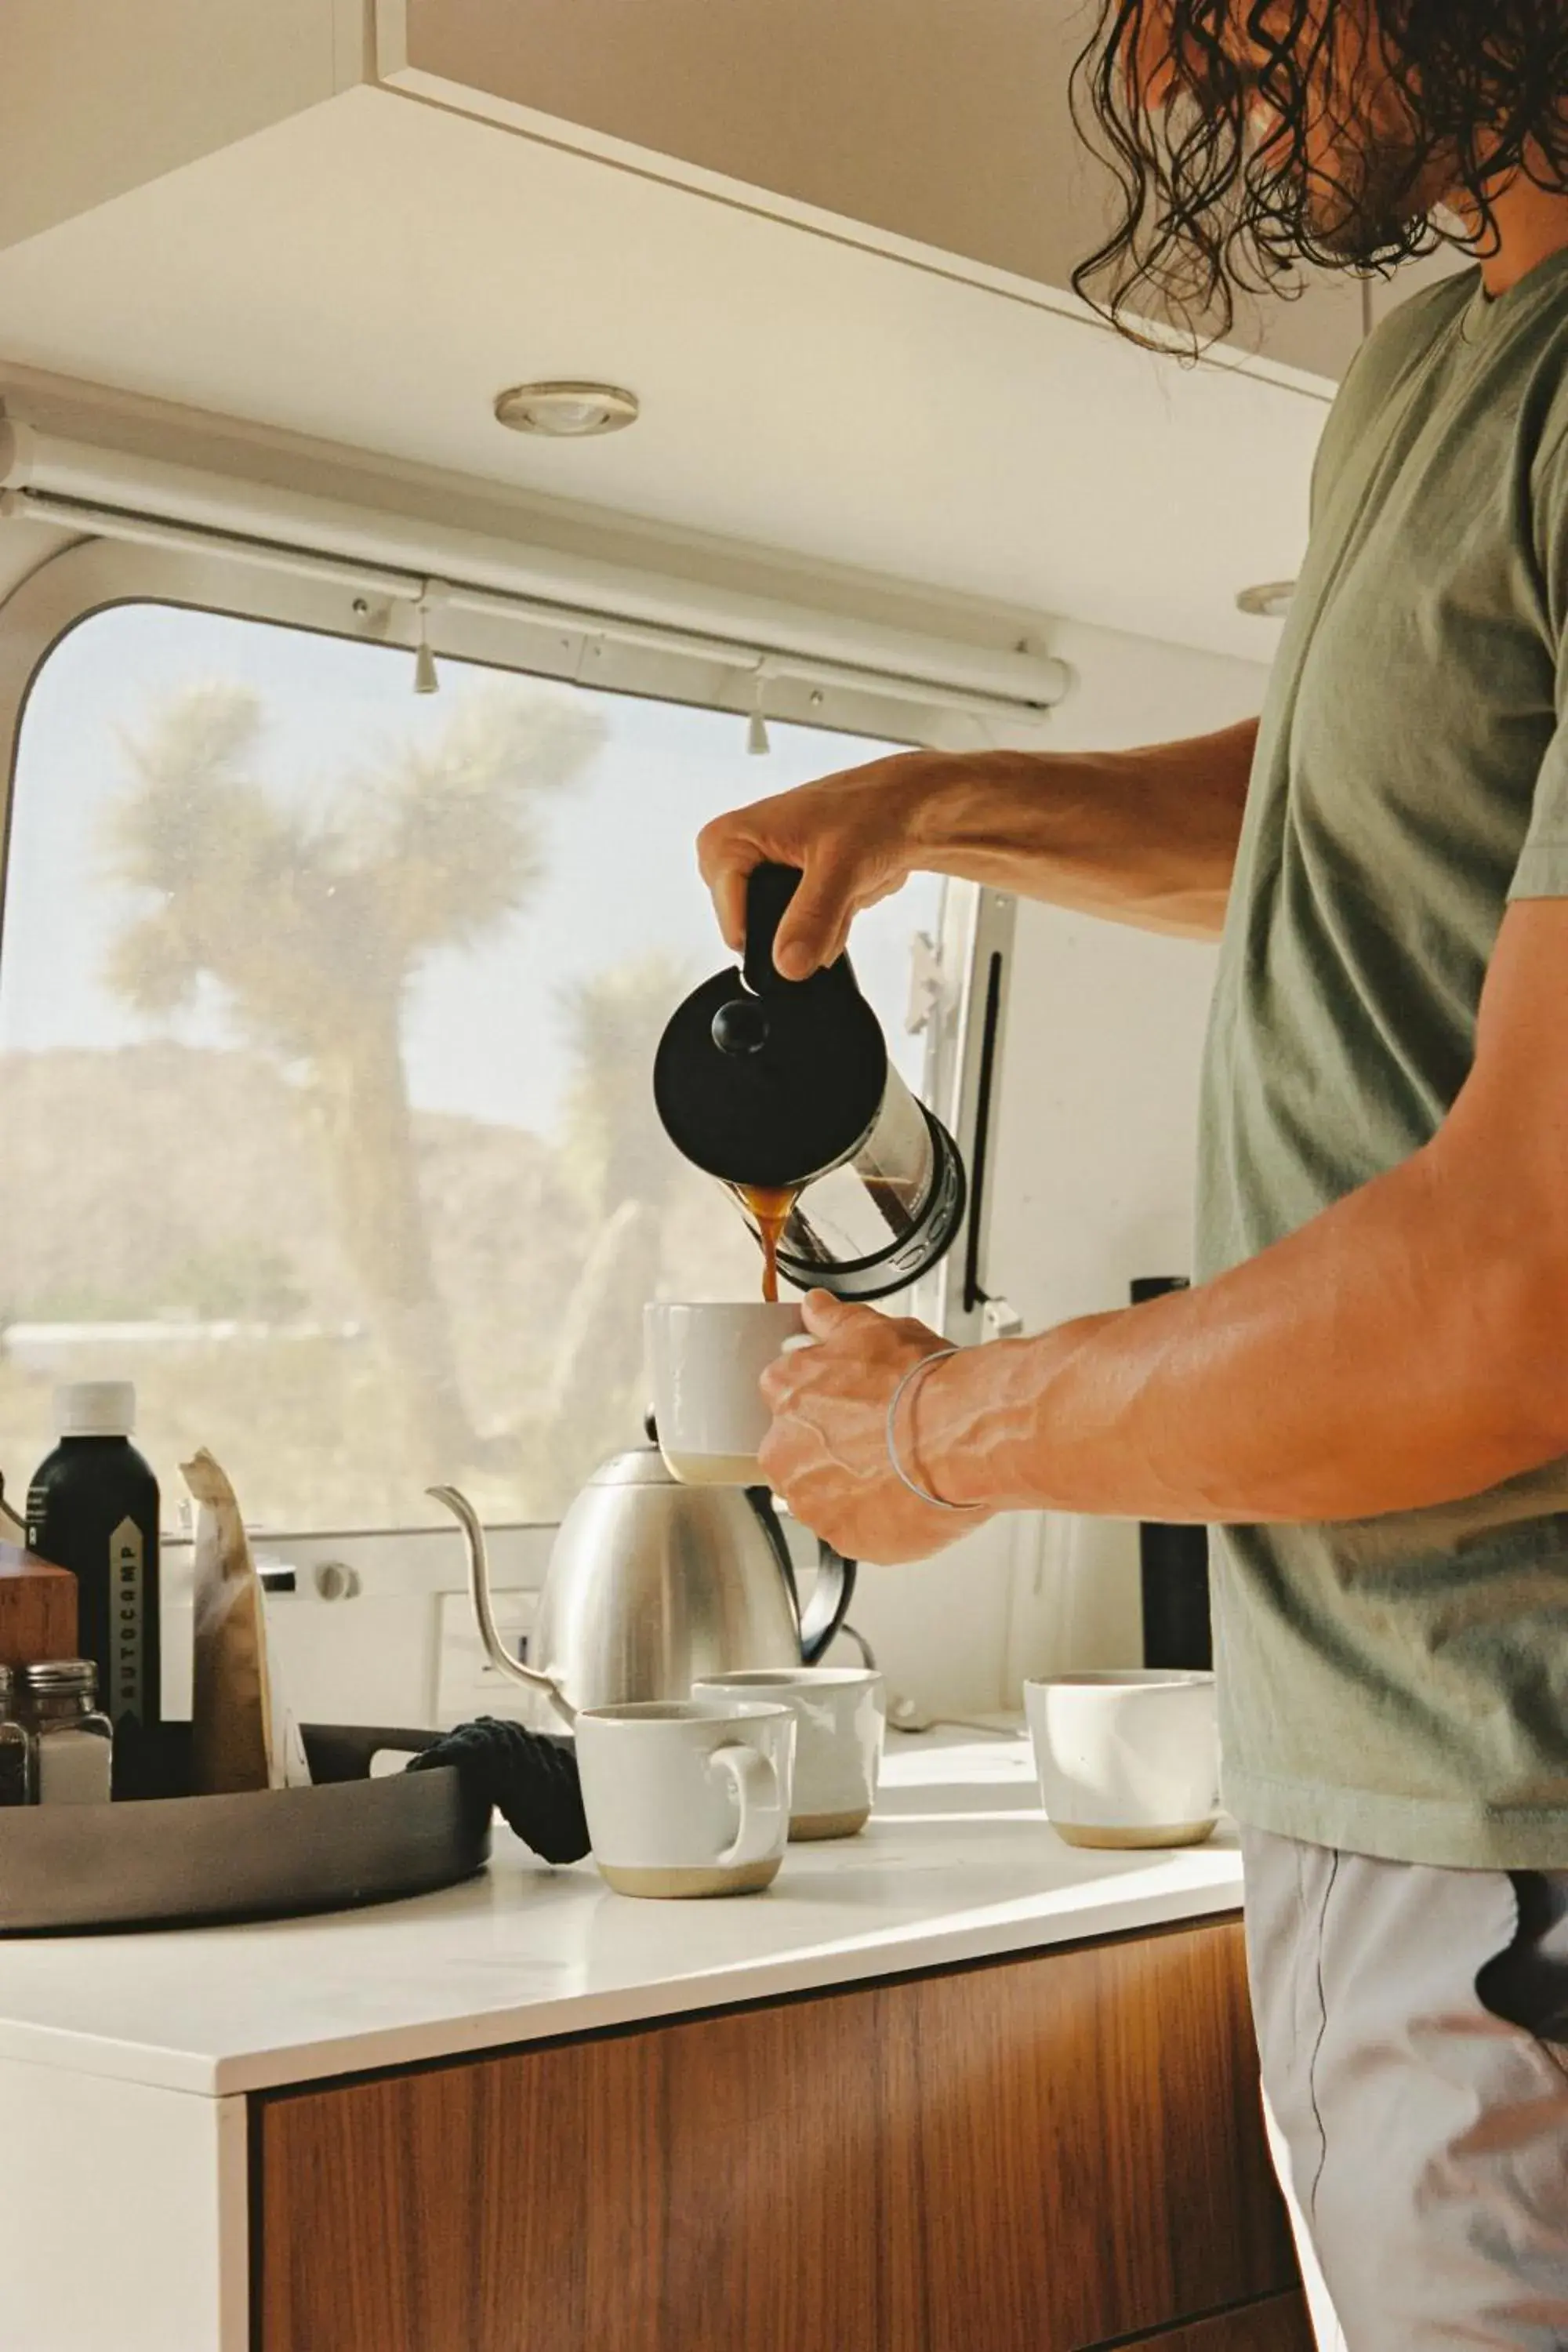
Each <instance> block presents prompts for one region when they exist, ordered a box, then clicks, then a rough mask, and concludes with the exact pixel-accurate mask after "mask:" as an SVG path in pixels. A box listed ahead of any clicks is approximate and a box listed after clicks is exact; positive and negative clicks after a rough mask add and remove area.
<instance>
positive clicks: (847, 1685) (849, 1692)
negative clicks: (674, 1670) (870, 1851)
mask: <svg viewBox="0 0 1568 2352" xmlns="http://www.w3.org/2000/svg"><path fill="white" fill-rule="evenodd" d="M691 1696H692V1697H693V1698H700V1699H703V1700H705V1701H710V1702H716V1701H721V1700H725V1699H737V1698H753V1699H755V1698H761V1699H773V1700H780V1701H782V1702H783V1703H784V1706H788V1707H790V1708H791V1709H792V1710H793V1711H794V1714H795V1796H794V1798H793V1800H792V1802H791V1805H790V1823H789V1833H790V1835H791V1837H792V1838H795V1839H797V1840H799V1839H803V1838H839V1837H853V1836H855V1834H856V1832H858V1831H859V1830H863V1829H864V1828H865V1826H866V1824H867V1822H868V1821H869V1820H870V1818H871V1806H872V1803H873V1801H875V1798H876V1794H877V1779H878V1775H879V1771H880V1769H881V1763H882V1739H883V1734H884V1732H885V1730H886V1728H887V1706H886V1700H885V1697H884V1695H883V1688H882V1677H881V1675H879V1674H875V1673H873V1672H872V1671H871V1670H870V1668H868V1667H866V1666H756V1667H752V1668H751V1669H749V1670H747V1671H745V1672H743V1673H740V1674H732V1675H706V1676H704V1678H703V1680H702V1681H701V1682H700V1683H693V1684H692V1685H691Z"/></svg>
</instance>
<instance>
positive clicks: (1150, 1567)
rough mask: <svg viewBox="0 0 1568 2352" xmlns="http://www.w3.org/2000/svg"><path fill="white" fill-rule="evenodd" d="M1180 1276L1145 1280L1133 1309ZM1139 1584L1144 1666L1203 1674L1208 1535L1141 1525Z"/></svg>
mask: <svg viewBox="0 0 1568 2352" xmlns="http://www.w3.org/2000/svg"><path fill="white" fill-rule="evenodd" d="M1186 1287H1187V1283H1186V1278H1185V1276H1182V1275H1144V1276H1139V1278H1138V1279H1137V1280H1136V1281H1135V1282H1134V1283H1133V1285H1132V1304H1133V1306H1134V1307H1142V1305H1143V1303H1144V1301H1145V1300H1146V1299H1150V1298H1163V1297H1165V1295H1166V1293H1167V1292H1168V1291H1172V1290H1185V1289H1186ZM1138 1551H1139V1559H1140V1563H1141V1566H1142V1582H1143V1664H1145V1665H1146V1666H1168V1667H1171V1668H1173V1669H1175V1668H1184V1669H1186V1670H1188V1671H1197V1672H1202V1673H1206V1672H1207V1671H1208V1670H1209V1669H1210V1668H1211V1667H1212V1666H1213V1664H1214V1633H1213V1631H1212V1629H1211V1626H1210V1622H1209V1531H1208V1529H1207V1528H1194V1527H1168V1526H1166V1525H1165V1524H1164V1523H1163V1521H1160V1520H1155V1519H1145V1520H1143V1522H1142V1525H1141V1526H1140V1528H1139V1530H1138Z"/></svg>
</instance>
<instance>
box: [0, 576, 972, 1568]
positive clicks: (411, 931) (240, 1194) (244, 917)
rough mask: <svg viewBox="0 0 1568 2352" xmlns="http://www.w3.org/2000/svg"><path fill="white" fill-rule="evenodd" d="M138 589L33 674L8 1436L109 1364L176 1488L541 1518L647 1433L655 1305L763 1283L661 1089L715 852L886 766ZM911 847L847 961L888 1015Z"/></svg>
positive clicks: (14, 1453)
mask: <svg viewBox="0 0 1568 2352" xmlns="http://www.w3.org/2000/svg"><path fill="white" fill-rule="evenodd" d="M410 682H411V680H410V664H409V659H408V656H407V655H406V653H403V652H399V651H397V650H395V649H389V648H387V647H385V646H374V645H366V644H362V643H353V642H348V641H345V640H342V639H339V638H335V637H329V636H326V635H314V634H311V633H310V632H307V631H302V630H297V629H286V628H281V627H277V626H273V625H268V624H264V623H260V622H256V621H251V620H240V619H234V618H229V617H226V616H223V615H219V614H207V613H200V612H193V611H189V610H184V609H180V608H176V607H171V606H165V605H155V604H131V605H122V606H118V607H115V608H113V609H111V610H108V611H105V612H102V613H100V614H96V615H95V616H93V617H92V618H90V619H89V620H87V621H85V622H83V623H82V624H81V625H79V626H78V627H77V628H76V629H74V630H73V631H72V632H71V633H70V634H69V635H68V636H66V637H65V638H64V639H63V640H62V641H61V642H60V643H59V645H58V646H57V647H56V649H55V650H54V652H53V653H52V654H51V655H50V656H49V657H48V659H47V662H46V663H45V664H44V666H43V667H42V669H41V670H40V672H39V674H38V676H37V679H36V681H35V684H34V687H33V689H32V693H31V697H30V700H29V702H28V705H27V709H26V718H25V720H24V724H23V728H22V732H21V738H20V749H19V755H18V761H17V768H16V780H15V790H14V795H13V803H12V812H11V826H10V840H9V852H8V860H7V866H6V873H5V917H4V922H5V928H4V953H3V956H0V1081H3V1090H0V1106H3V1107H4V1108H3V1116H0V1334H3V1336H0V1467H3V1468H4V1470H5V1473H6V1474H7V1478H8V1484H9V1486H10V1488H11V1491H12V1492H13V1494H15V1493H16V1491H17V1490H18V1489H19V1488H20V1487H21V1486H23V1485H25V1483H26V1475H27V1474H28V1472H29V1471H30V1469H31V1467H32V1465H33V1463H34V1462H35V1461H36V1460H37V1458H38V1457H39V1456H40V1455H41V1454H43V1453H44V1452H45V1451H46V1449H47V1445H48V1444H49V1442H50V1440H51V1436H52V1419H53V1415H52V1406H51V1394H50V1392H51V1389H52V1387H53V1385H54V1383H55V1382H56V1381H60V1380H68V1379H71V1378H86V1377H94V1376H99V1377H103V1376H107V1377H119V1376H130V1377H132V1378H133V1379H134V1380H135V1381H136V1384H137V1390H138V1395H139V1402H140V1415H141V1431H140V1442H141V1443H142V1446H143V1448H144V1450H145V1451H146V1452H147V1453H148V1454H149V1456H150V1457H151V1459H152V1460H153V1464H154V1466H155V1468H156V1469H157V1471H158V1473H159V1476H160V1479H161V1481H162V1484H163V1492H164V1495H165V1498H166V1503H165V1507H166V1509H167V1508H168V1507H169V1498H172V1497H174V1496H177V1495H178V1493H179V1491H180V1484H179V1479H178V1475H177V1465H178V1463H179V1462H180V1460H181V1459H183V1458H186V1457H187V1456H188V1454H190V1452H191V1451H192V1449H194V1448H195V1447H196V1446H198V1445H203V1444H205V1445H209V1446H210V1447H211V1448H212V1450H213V1451H214V1452H215V1453H216V1454H217V1456H218V1457H219V1459H220V1460H221V1461H222V1462H223V1463H224V1465H225V1466H226V1468H227V1469H228V1470H229V1471H230V1473H231V1475H233V1477H234V1479H235V1482H236V1486H237V1489H238V1492H239V1494H240V1496H241V1499H242V1501H243V1503H244V1505H245V1507H246V1512H247V1517H249V1518H252V1519H253V1520H254V1521H255V1522H256V1523H257V1524H258V1525H262V1526H267V1527H270V1528H291V1529H295V1530H309V1529H313V1528H356V1527H407V1526H412V1525H418V1524H425V1523H428V1522H429V1521H430V1520H431V1518H432V1517H434V1516H435V1515H434V1514H433V1511H432V1507H431V1506H430V1505H428V1504H427V1503H426V1501H425V1499H424V1494H423V1490H424V1488H425V1486H426V1484H427V1483H429V1481H430V1480H431V1479H432V1478H436V1477H449V1478H456V1479H459V1480H460V1481H461V1482H462V1483H463V1484H464V1485H465V1486H467V1487H468V1488H469V1489H470V1490H471V1492H472V1493H473V1495H474V1496H475V1499H476V1500H477V1501H478V1502H479V1503H480V1505H481V1507H483V1508H484V1509H485V1510H486V1511H487V1512H489V1513H490V1514H492V1515H493V1516H495V1517H509V1518H536V1519H548V1518H551V1517H555V1516H556V1515H557V1514H558V1513H559V1511H560V1509H561V1508H562V1507H563V1505H564V1503H565V1502H566V1500H567V1499H568V1498H569V1497H570V1496H571V1495H572V1494H573V1492H574V1490H575V1488H576V1486H578V1485H579V1484H580V1482H581V1480H582V1478H583V1477H584V1475H585V1474H586V1472H587V1471H588V1470H589V1469H590V1468H591V1467H592V1465H593V1464H594V1463H595V1461H596V1460H597V1459H598V1458H600V1457H601V1456H602V1455H603V1454H605V1453H607V1452H609V1451H612V1450H614V1449H615V1448H616V1447H617V1446H619V1445H623V1444H626V1443H628V1442H634V1441H635V1439H636V1437H637V1432H638V1428H639V1424H640V1417H641V1396H640V1385H641V1381H640V1318H641V1308H642V1303H643V1301H644V1300H645V1299H646V1298H648V1297H653V1296H655V1295H658V1294H663V1295H666V1296H682V1297H705V1296H707V1297H730V1296H733V1297H748V1296H751V1295H752V1293H753V1291H754V1289H755V1286H756V1280H757V1261H756V1254H755V1249H754V1245H753V1244H752V1241H751V1240H750V1237H749V1236H748V1235H747V1234H745V1232H744V1231H743V1229H742V1225H741V1223H740V1221H739V1219H738V1217H736V1216H735V1215H734V1214H733V1213H731V1211H730V1210H729V1209H728V1208H727V1207H726V1206H725V1205H724V1204H723V1203H722V1202H721V1197H720V1195H719V1194H718V1192H716V1190H715V1189H714V1188H713V1187H712V1186H711V1185H710V1184H709V1183H708V1182H707V1181H705V1180H704V1179H702V1178H700V1177H699V1176H697V1175H695V1174H694V1173H693V1172H692V1171H689V1170H688V1169H687V1168H686V1167H685V1166H684V1164H683V1163H682V1162H680V1161H679V1159H678V1158H677V1156H676V1155H675V1154H674V1152H673V1151H672V1150H670V1148H669V1146H668V1143H667V1142H666V1140H665V1139H664V1137H663V1135H662V1133H661V1131H660V1130H659V1129H658V1124H657V1122H656V1120H655V1118H654V1116H653V1111H652V1106H651V1099H650V1092H649V1084H648V1071H649V1065H650V1059H651V1055H652V1049H653V1045H654V1041H655V1039H656V1038H657V1036H658V1031H659V1029H660V1027H661V1026H662V1024H663V1022H664V1019H665V1017H666V1015H667V1013H668V1010H669V1008H670V1006H671V1004H672V1003H673V1002H674V1001H675V1000H676V998H677V997H678V995H679V993H680V992H682V991H683V990H684V989H685V988H686V987H688V986H689V985H690V984H691V982H693V981H694V980H695V979H697V978H699V977H700V976H701V974H702V973H703V972H704V971H709V970H710V969H712V968H713V966H714V965H715V964H716V963H718V962H719V961H721V956H722V950H721V943H720V941H719V939H718V935H717V933H716V931H715V929H714V927H713V923H712V918H711V914H710V908H709V906H708V902H707V898H706V894H705V893H704V892H703V890H702V888H701V887H700V883H699V880H698V877H697V873H696V867H695V862H694V858H693V854H692V842H693V836H694V835H695V834H696V832H697V830H698V828H699V826H700V824H702V823H703V822H705V820H706V819H707V818H709V817H710V816H711V815H713V814H716V813H717V812H718V811H720V810H721V809H724V808H726V807H731V806H734V805H736V804H738V803H742V802H743V801H746V800H749V799H752V798H755V797H757V796H758V795H759V794H760V793H763V792H769V791H778V790H781V789H783V788H784V786H785V785H787V784H790V783H793V782H798V781H801V780H803V779H805V778H806V777H808V776H812V775H817V774H822V773H824V772H827V771H829V770H831V769H833V768H835V767H838V766H847V765H850V764H852V763H855V762H858V761H863V760H865V759H867V758H869V757H871V756H874V754H875V752H876V751H877V750H878V749H879V746H877V745H875V744H868V742H866V741H865V740H863V739H858V738H855V739H851V738H846V737H839V736H835V735H831V734H827V733H825V732H821V731H818V730H812V729H807V728H801V727H791V726H785V725H783V724H778V725H772V724H771V723H770V733H771V739H772V751H771V753H770V755H769V757H768V758H767V759H766V760H765V761H764V760H762V759H757V758H751V757H748V756H747V752H746V727H745V721H744V720H743V719H737V718H736V717H735V716H734V715H733V714H731V713H726V712H716V711H710V710H706V709H696V708H692V707H691V706H689V704H684V703H675V702H658V701H651V700H646V699H633V698H628V697H626V696H616V695H609V694H605V693H602V692H595V691H594V690H591V689H585V688H574V687H569V686H561V685H557V684H552V683H544V682H542V681H538V680H534V679H531V678H527V677H519V676H517V675H516V674H514V673H511V672H507V671H500V670H488V669H485V668H482V667H478V666H475V665H473V664H468V663H457V662H451V661H447V660H443V661H442V663H441V665H440V691H439V692H438V693H437V694H434V695H428V696H418V697H416V695H414V694H413V693H412V692H411V691H410ZM940 887H941V886H940V885H939V884H937V883H935V882H933V881H928V880H924V879H921V880H920V881H917V882H916V883H914V884H912V885H911V886H910V887H909V888H907V889H906V890H905V891H903V892H902V893H901V894H900V897H899V898H897V899H894V900H889V901H888V902H887V903H885V904H884V905H883V906H881V907H879V908H876V909H875V910H873V912H872V913H870V914H869V915H868V916H865V917H863V918H862V919H861V920H860V921H859V922H858V925H857V927H856V935H855V942H854V947H855V956H856V963H857V969H858V972H859V975H860V979H861V982H862V984H863V986H864V987H865V988H866V990H867V992H868V994H869V995H870V997H871V999H872V1001H873V1002H874V1003H876V1005H877V1007H878V1009H879V1013H881V1015H882V1018H883V1022H884V1025H885V1026H886V1028H887V1030H888V1033H889V1042H890V1044H891V1045H893V1047H894V1050H895V1052H896V1053H897V1054H898V1055H899V1057H900V1060H901V1061H902V1063H903V1065H904V1067H905V1070H906V1074H907V1075H908V1076H910V1078H911V1080H912V1081H913V1082H914V1083H916V1084H917V1085H918V1083H919V1079H920V1067H919V1063H920V1055H921V1047H920V1046H919V1045H918V1044H917V1043H916V1042H915V1041H914V1040H912V1039H910V1038H909V1037H908V1036H907V1034H905V1031H904V1011H905V1004H906V1002H907V998H908V993H909V987H908V966H909V957H910V945H911V940H912V936H913V934H914V933H915V932H916V931H919V930H923V931H926V932H928V933H932V934H934V933H935V931H936V929H937V927H938V918H939V912H940Z"/></svg>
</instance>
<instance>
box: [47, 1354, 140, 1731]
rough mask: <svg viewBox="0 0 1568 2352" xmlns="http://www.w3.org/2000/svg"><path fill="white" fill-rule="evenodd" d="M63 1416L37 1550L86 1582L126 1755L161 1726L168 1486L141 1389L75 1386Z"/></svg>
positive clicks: (103, 1686)
mask: <svg viewBox="0 0 1568 2352" xmlns="http://www.w3.org/2000/svg"><path fill="white" fill-rule="evenodd" d="M55 1416H56V1426H57V1428H58V1430H59V1433H60V1442H59V1444H58V1445H57V1446H56V1448H55V1450H54V1452H53V1453H52V1454H50V1455H49V1457H48V1459H47V1461H46V1462H43V1463H41V1464H40V1465H39V1466H38V1468H37V1470H36V1471H35V1473H34V1475H33V1483H32V1485H31V1486H29V1487H28V1489H27V1548H28V1549H29V1550H30V1551H34V1552H37V1555H38V1558H39V1559H47V1560H52V1561H53V1562H54V1564H55V1566H56V1567H57V1568H68V1569H69V1570H70V1571H71V1573H72V1574H73V1576H74V1577H75V1578H76V1580H77V1617H78V1646H79V1650H80V1653H81V1655H82V1656H83V1657H84V1658H90V1659H91V1660H92V1662H93V1664H94V1665H95V1666H96V1667H97V1668H98V1688H99V1705H100V1706H101V1708H102V1709H103V1712H104V1714H105V1715H107V1716H108V1717H109V1718H110V1722H111V1723H112V1724H113V1726H114V1731H115V1740H116V1746H117V1748H118V1746H119V1742H120V1739H121V1734H122V1733H123V1734H125V1736H126V1746H127V1748H128V1749H129V1750H131V1751H135V1750H137V1749H139V1748H141V1746H142V1739H141V1737H140V1735H142V1734H151V1733H153V1732H155V1730H156V1728H157V1726H158V1723H159V1719H160V1703H159V1701H160V1693H159V1676H160V1670H161V1668H160V1656H159V1641H158V1630H159V1629H158V1482H157V1480H156V1478H154V1477H153V1473H152V1471H151V1469H150V1468H149V1467H148V1465H147V1464H146V1463H145V1462H144V1461H143V1460H142V1456H141V1454H138V1453H137V1451H136V1448H135V1447H134V1446H133V1445H132V1443H131V1432H132V1429H133V1428H134V1427H135V1425H136V1391H135V1389H134V1387H133V1386H132V1382H131V1381H73V1382H72V1383H71V1384H70V1385H69V1386H68V1387H66V1388H61V1389H57V1390H56V1391H55ZM126 1760H127V1761H128V1762H129V1760H130V1757H129V1756H128V1757H127V1759H126ZM117 1763H118V1757H117ZM117 1777H118V1774H117Z"/></svg>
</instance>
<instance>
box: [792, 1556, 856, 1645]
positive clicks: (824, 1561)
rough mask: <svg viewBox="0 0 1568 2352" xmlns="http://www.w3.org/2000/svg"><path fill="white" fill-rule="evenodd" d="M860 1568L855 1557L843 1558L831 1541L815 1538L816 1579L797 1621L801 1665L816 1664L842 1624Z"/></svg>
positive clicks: (853, 1592)
mask: <svg viewBox="0 0 1568 2352" xmlns="http://www.w3.org/2000/svg"><path fill="white" fill-rule="evenodd" d="M859 1570H860V1563H859V1561H858V1560H854V1559H845V1557H844V1555H843V1553H842V1552H841V1551H835V1550H834V1549H833V1546H832V1545H831V1544H830V1543H824V1542H823V1540H822V1538H821V1537H820V1536H819V1537H818V1538H817V1542H816V1584H815V1585H814V1586H813V1587H812V1593H811V1599H810V1601H808V1602H807V1604H806V1608H805V1615H804V1616H803V1617H802V1619H801V1621H800V1660H801V1664H802V1665H805V1666H815V1665H816V1662H817V1660H818V1659H819V1658H820V1657H821V1656H822V1655H823V1653H824V1652H825V1651H826V1648H827V1645H828V1643H829V1642H831V1641H832V1639H833V1637H834V1635H835V1633H837V1631H838V1628H839V1627H840V1625H842V1624H843V1622H844V1620H845V1618H846V1617H847V1615H848V1613H849V1603H850V1602H851V1601H853V1600H854V1598H855V1579H856V1577H857V1576H858V1574H859Z"/></svg>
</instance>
